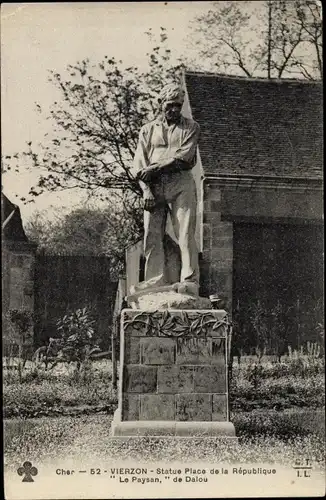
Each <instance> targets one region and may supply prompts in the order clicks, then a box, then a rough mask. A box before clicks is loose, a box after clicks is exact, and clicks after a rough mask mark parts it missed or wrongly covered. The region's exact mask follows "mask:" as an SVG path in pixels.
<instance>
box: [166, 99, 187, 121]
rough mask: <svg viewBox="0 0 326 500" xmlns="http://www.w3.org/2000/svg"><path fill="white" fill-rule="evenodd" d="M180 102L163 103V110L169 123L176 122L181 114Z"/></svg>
mask: <svg viewBox="0 0 326 500" xmlns="http://www.w3.org/2000/svg"><path fill="white" fill-rule="evenodd" d="M181 108H182V104H180V102H174V101H169V102H166V103H164V105H163V112H164V116H165V118H166V120H167V121H168V122H171V123H178V122H179V120H180V116H181Z"/></svg>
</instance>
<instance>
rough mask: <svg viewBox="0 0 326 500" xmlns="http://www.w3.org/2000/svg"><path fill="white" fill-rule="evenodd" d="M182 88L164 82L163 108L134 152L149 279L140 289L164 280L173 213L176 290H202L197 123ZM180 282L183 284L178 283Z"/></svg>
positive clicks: (196, 291)
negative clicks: (178, 262) (177, 265)
mask: <svg viewBox="0 0 326 500" xmlns="http://www.w3.org/2000/svg"><path fill="white" fill-rule="evenodd" d="M183 100H184V91H183V89H182V88H180V86H179V85H176V84H169V85H166V86H165V87H164V88H163V89H162V91H161V94H160V97H159V104H160V106H161V113H160V116H159V117H158V118H156V119H155V120H153V121H151V122H150V123H147V124H146V125H144V126H143V127H142V128H141V130H140V134H139V141H138V146H137V150H136V154H135V158H134V166H135V170H136V172H137V179H138V182H139V185H140V187H141V189H142V192H143V200H144V233H145V234H144V255H145V259H146V261H145V281H144V282H143V283H141V284H139V285H138V286H137V287H136V289H137V290H144V289H149V290H150V288H153V287H155V288H156V287H159V286H164V285H166V284H167V283H166V281H165V277H164V265H165V264H164V262H165V256H164V246H163V239H164V233H165V228H166V221H167V215H168V213H170V216H171V220H172V224H173V229H174V232H175V236H176V238H177V241H178V244H179V247H180V254H181V276H180V283H179V285H177V291H179V292H180V291H181V292H185V293H191V294H195V295H197V294H198V286H199V267H198V250H197V246H196V241H195V228H196V212H197V194H196V185H195V181H194V178H193V175H192V172H191V170H192V168H193V167H194V166H195V163H196V151H197V144H198V139H199V134H200V129H199V125H198V123H197V122H195V121H194V120H191V119H189V118H185V117H184V116H183V115H182V114H181V108H182V104H183ZM178 287H179V288H178Z"/></svg>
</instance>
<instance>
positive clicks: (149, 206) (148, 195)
mask: <svg viewBox="0 0 326 500" xmlns="http://www.w3.org/2000/svg"><path fill="white" fill-rule="evenodd" d="M143 201H144V210H147V211H148V212H153V210H154V209H155V207H156V200H155V197H154V195H153V193H152V192H151V191H145V192H144V194H143Z"/></svg>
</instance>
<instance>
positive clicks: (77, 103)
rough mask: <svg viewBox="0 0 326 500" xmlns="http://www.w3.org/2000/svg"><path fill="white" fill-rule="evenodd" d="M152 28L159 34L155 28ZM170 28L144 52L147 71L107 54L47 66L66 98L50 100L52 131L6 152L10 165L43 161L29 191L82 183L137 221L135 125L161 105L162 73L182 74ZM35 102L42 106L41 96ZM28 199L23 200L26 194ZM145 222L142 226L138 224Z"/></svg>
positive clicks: (165, 78) (168, 75)
mask: <svg viewBox="0 0 326 500" xmlns="http://www.w3.org/2000/svg"><path fill="white" fill-rule="evenodd" d="M147 34H148V36H149V37H150V39H151V40H152V42H157V40H156V39H155V37H153V35H152V33H151V31H149V32H148V33H147ZM170 55H171V51H170V50H169V49H168V46H167V35H166V30H165V29H164V28H161V31H160V36H159V41H158V42H157V44H156V46H154V48H153V51H152V53H150V54H147V56H148V60H149V71H145V72H141V71H140V70H139V69H138V68H137V67H135V66H132V67H124V65H123V62H122V61H116V59H115V58H114V57H108V56H105V58H104V60H103V61H101V62H99V63H98V64H91V62H90V61H89V60H88V59H85V60H83V61H81V62H78V63H77V64H75V65H69V66H68V68H67V73H66V74H65V75H60V74H59V73H58V72H56V71H50V81H51V82H52V83H53V84H54V85H55V86H56V87H57V89H58V90H59V92H60V93H61V96H62V100H60V101H56V102H54V103H53V106H52V108H51V110H50V116H49V117H48V119H50V120H51V121H52V123H53V133H52V136H51V137H50V136H49V135H46V136H45V137H44V140H43V141H42V143H40V144H37V145H34V144H32V143H28V149H27V151H25V152H23V153H22V154H19V155H17V154H16V155H14V156H13V157H10V156H6V157H5V161H6V162H7V167H6V168H9V169H12V168H15V166H14V165H15V164H16V168H18V169H19V164H20V163H23V164H25V165H28V166H29V167H30V168H32V169H41V171H42V172H44V173H42V175H40V178H39V180H38V183H37V185H36V186H34V187H32V188H31V190H30V195H31V197H32V198H33V197H35V196H38V195H40V194H42V193H44V192H46V191H58V190H64V189H66V190H67V189H73V188H81V189H84V190H87V191H88V192H89V193H91V195H92V197H96V198H98V199H100V200H111V201H112V197H115V199H117V200H118V202H119V204H120V207H121V209H122V211H123V212H124V213H125V214H126V215H128V216H130V217H133V218H134V219H135V220H136V221H138V222H139V204H140V201H139V195H140V188H139V186H138V182H136V180H135V177H134V175H133V173H132V168H131V167H132V160H133V156H134V152H135V149H136V145H137V140H138V133H139V129H140V128H141V126H142V125H143V124H144V122H146V121H147V120H149V119H151V118H153V117H154V115H155V113H156V112H157V103H156V98H157V96H158V92H159V91H160V88H161V86H162V83H163V82H165V81H171V80H175V79H176V78H178V76H180V75H179V71H180V69H181V64H177V65H174V66H173V65H172V63H171V58H170ZM37 110H38V111H39V112H40V113H43V111H42V107H41V106H40V104H37ZM23 201H26V200H23ZM139 229H140V228H139Z"/></svg>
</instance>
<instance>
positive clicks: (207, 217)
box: [203, 212, 221, 224]
mask: <svg viewBox="0 0 326 500" xmlns="http://www.w3.org/2000/svg"><path fill="white" fill-rule="evenodd" d="M218 222H221V212H206V213H204V214H203V223H204V224H216V223H218Z"/></svg>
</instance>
